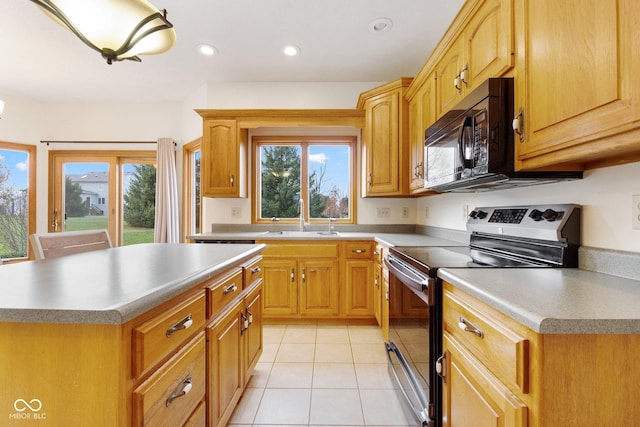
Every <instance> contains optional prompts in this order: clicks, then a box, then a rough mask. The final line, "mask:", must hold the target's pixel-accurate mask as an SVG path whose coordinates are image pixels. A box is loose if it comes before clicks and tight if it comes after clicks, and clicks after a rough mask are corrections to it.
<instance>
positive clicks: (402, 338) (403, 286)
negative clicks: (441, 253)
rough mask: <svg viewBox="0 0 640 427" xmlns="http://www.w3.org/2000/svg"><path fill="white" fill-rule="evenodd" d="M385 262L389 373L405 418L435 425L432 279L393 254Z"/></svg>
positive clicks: (436, 412)
mask: <svg viewBox="0 0 640 427" xmlns="http://www.w3.org/2000/svg"><path fill="white" fill-rule="evenodd" d="M385 264H386V265H387V267H388V268H389V341H388V342H387V343H385V347H386V350H387V357H388V361H389V372H390V376H391V378H392V380H393V382H394V383H395V388H396V391H397V392H398V393H399V394H400V398H401V401H402V402H403V406H404V407H405V409H406V411H405V412H406V413H407V414H408V416H407V419H411V418H413V419H415V421H416V425H419V426H429V427H433V426H439V425H440V421H439V417H438V413H439V411H438V410H437V406H438V405H439V403H438V402H440V401H441V398H440V397H439V393H440V387H438V386H436V385H435V384H434V381H432V380H431V379H432V378H433V379H435V380H436V381H439V378H438V377H436V375H435V357H436V355H437V353H436V349H435V348H434V347H433V344H434V343H436V342H439V338H438V334H439V332H438V331H437V330H435V325H433V324H432V322H431V320H432V318H435V317H436V315H435V307H436V300H435V298H434V295H431V296H430V294H432V291H433V289H434V288H435V280H434V279H432V278H430V277H428V276H426V275H425V274H424V273H422V272H420V271H418V270H416V269H415V268H413V267H411V266H409V265H408V264H406V263H404V262H403V261H401V260H399V259H398V258H395V257H394V256H393V255H390V256H388V258H387V259H385ZM434 334H435V335H434ZM436 387H437V388H436ZM410 417H411V418H410ZM399 424H400V425H401V424H403V422H402V421H401V422H399Z"/></svg>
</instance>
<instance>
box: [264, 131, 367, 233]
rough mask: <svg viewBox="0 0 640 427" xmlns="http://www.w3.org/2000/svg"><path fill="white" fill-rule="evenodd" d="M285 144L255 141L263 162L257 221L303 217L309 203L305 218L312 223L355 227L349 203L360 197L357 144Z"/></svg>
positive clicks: (339, 141) (345, 141)
mask: <svg viewBox="0 0 640 427" xmlns="http://www.w3.org/2000/svg"><path fill="white" fill-rule="evenodd" d="M280 139H281V138H276V140H278V141H277V142H276V141H271V139H270V138H264V140H263V139H262V138H259V139H257V140H256V139H254V143H255V144H256V147H257V149H256V156H257V158H258V159H259V162H257V170H256V176H257V178H258V179H257V185H256V188H258V189H259V191H258V192H257V193H258V194H257V198H258V200H257V201H256V203H257V207H258V208H257V209H256V212H257V218H256V219H257V221H258V222H260V221H269V220H271V219H272V218H274V217H275V218H278V219H280V220H287V219H290V220H293V219H296V220H297V219H298V217H299V211H298V206H299V201H300V199H303V200H304V206H305V212H304V217H305V219H306V220H308V221H310V222H314V220H315V221H316V222H321V220H322V219H326V218H336V219H338V220H339V221H342V222H352V214H351V207H350V203H349V200H350V199H351V198H352V194H354V190H353V187H354V184H353V179H352V176H353V174H352V171H353V167H352V161H353V159H352V153H353V152H354V149H353V148H354V145H355V142H354V141H353V139H352V138H346V139H345V138H336V139H337V141H328V140H326V138H325V139H323V140H318V141H314V140H311V141H301V142H298V141H295V142H292V141H286V142H280V141H279V140H280Z"/></svg>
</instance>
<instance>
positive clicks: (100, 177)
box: [67, 172, 134, 215]
mask: <svg viewBox="0 0 640 427" xmlns="http://www.w3.org/2000/svg"><path fill="white" fill-rule="evenodd" d="M123 175H124V176H123V180H122V181H123V182H122V185H123V186H122V194H127V191H129V184H130V182H131V179H132V178H133V176H134V173H133V172H124V174H123ZM67 177H68V178H69V179H70V180H71V182H73V183H75V184H78V185H79V186H80V188H82V195H81V197H82V200H83V201H84V203H85V204H86V205H87V207H88V208H89V215H104V214H105V213H106V212H107V210H108V208H109V173H108V172H87V173H83V174H68V175H67Z"/></svg>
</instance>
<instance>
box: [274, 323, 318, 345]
mask: <svg viewBox="0 0 640 427" xmlns="http://www.w3.org/2000/svg"><path fill="white" fill-rule="evenodd" d="M316 331H317V326H316V325H295V326H291V325H289V326H287V329H286V330H285V331H284V335H283V337H282V342H283V343H285V342H286V343H296V344H304V343H307V344H313V343H315V342H316Z"/></svg>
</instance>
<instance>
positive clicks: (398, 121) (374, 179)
mask: <svg viewBox="0 0 640 427" xmlns="http://www.w3.org/2000/svg"><path fill="white" fill-rule="evenodd" d="M411 80H412V79H410V78H402V79H398V80H396V81H393V82H391V83H388V84H385V85H383V86H380V87H377V88H375V89H372V90H370V91H367V92H364V93H362V94H360V98H359V99H358V108H360V109H363V110H364V111H365V125H364V128H363V131H362V165H363V168H362V170H363V177H362V196H363V197H370V196H402V195H407V194H408V193H409V184H408V182H409V180H408V176H407V174H406V170H407V162H408V157H409V156H408V154H409V149H408V128H409V126H408V123H409V121H408V116H409V115H408V103H407V101H406V99H405V97H404V92H405V89H406V88H407V86H409V83H411Z"/></svg>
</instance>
